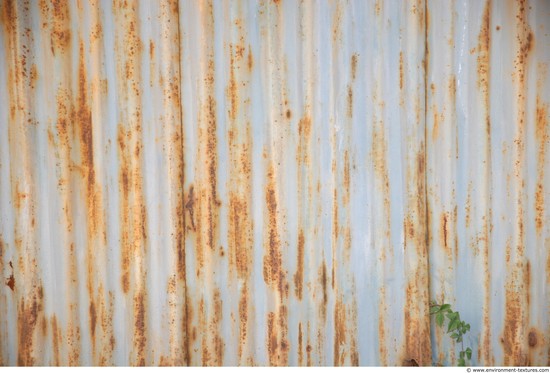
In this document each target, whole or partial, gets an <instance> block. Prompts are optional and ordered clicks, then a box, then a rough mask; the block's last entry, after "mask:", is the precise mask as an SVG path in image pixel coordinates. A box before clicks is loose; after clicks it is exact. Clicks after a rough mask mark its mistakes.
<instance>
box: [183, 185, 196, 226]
mask: <svg viewBox="0 0 550 373" xmlns="http://www.w3.org/2000/svg"><path fill="white" fill-rule="evenodd" d="M194 206H195V187H194V186H193V185H191V186H190V187H189V193H188V194H187V202H186V203H185V209H186V210H187V211H188V212H189V217H190V218H191V228H192V229H193V231H195V230H196V227H195V214H194V208H195V207H194Z"/></svg>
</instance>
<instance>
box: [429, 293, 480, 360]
mask: <svg viewBox="0 0 550 373" xmlns="http://www.w3.org/2000/svg"><path fill="white" fill-rule="evenodd" d="M430 315H434V316H435V323H436V325H437V326H438V327H440V328H442V327H443V325H444V324H445V316H447V319H448V325H447V333H448V334H449V335H450V337H451V339H453V340H455V341H456V343H460V346H461V347H462V348H461V350H460V352H459V358H458V361H457V362H458V366H461V367H463V366H466V361H467V360H468V361H470V360H472V349H471V348H470V347H468V348H467V349H466V350H465V349H464V343H463V340H464V334H466V333H467V332H468V331H470V324H467V323H466V322H464V321H462V320H461V319H460V314H459V313H458V312H454V311H453V310H452V309H451V305H450V304H446V303H444V304H441V305H439V304H437V303H435V302H432V303H431V304H430Z"/></svg>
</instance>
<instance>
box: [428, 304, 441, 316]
mask: <svg viewBox="0 0 550 373" xmlns="http://www.w3.org/2000/svg"><path fill="white" fill-rule="evenodd" d="M440 309H441V307H440V306H432V307H431V308H430V314H431V315H433V314H434V313H438V312H439V310H440Z"/></svg>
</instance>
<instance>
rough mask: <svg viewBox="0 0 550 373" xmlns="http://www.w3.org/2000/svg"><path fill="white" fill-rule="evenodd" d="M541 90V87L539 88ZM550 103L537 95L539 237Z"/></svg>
mask: <svg viewBox="0 0 550 373" xmlns="http://www.w3.org/2000/svg"><path fill="white" fill-rule="evenodd" d="M537 88H539V89H540V87H537ZM548 117H549V115H548V103H545V102H543V101H542V99H541V98H540V96H539V95H537V101H536V127H535V135H536V139H537V145H538V152H537V184H536V187H535V188H536V189H535V228H536V232H537V235H540V234H541V232H542V230H543V228H544V220H545V219H544V216H545V187H544V186H545V184H544V177H545V169H546V152H547V151H546V149H547V145H548V142H549V141H550V134H549V130H548Z"/></svg>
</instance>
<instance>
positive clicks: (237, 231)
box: [228, 123, 254, 280]
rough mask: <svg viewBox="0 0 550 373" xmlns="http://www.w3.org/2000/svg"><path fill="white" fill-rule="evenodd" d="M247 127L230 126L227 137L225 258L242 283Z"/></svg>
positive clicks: (246, 254)
mask: <svg viewBox="0 0 550 373" xmlns="http://www.w3.org/2000/svg"><path fill="white" fill-rule="evenodd" d="M250 131H251V129H250V125H249V123H247V124H246V125H245V126H242V125H239V124H237V123H232V124H231V126H230V136H229V148H230V153H229V158H230V162H231V165H230V180H231V183H230V187H229V189H230V192H229V219H228V220H229V236H228V243H229V255H230V264H231V265H232V267H233V268H236V270H237V274H238V277H239V278H240V279H243V280H246V279H248V277H249V275H250V270H251V267H252V250H253V237H252V232H253V227H254V224H253V221H252V217H251V215H252V201H251V200H250V198H251V195H252V154H251V147H252V135H251V132H250Z"/></svg>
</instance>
